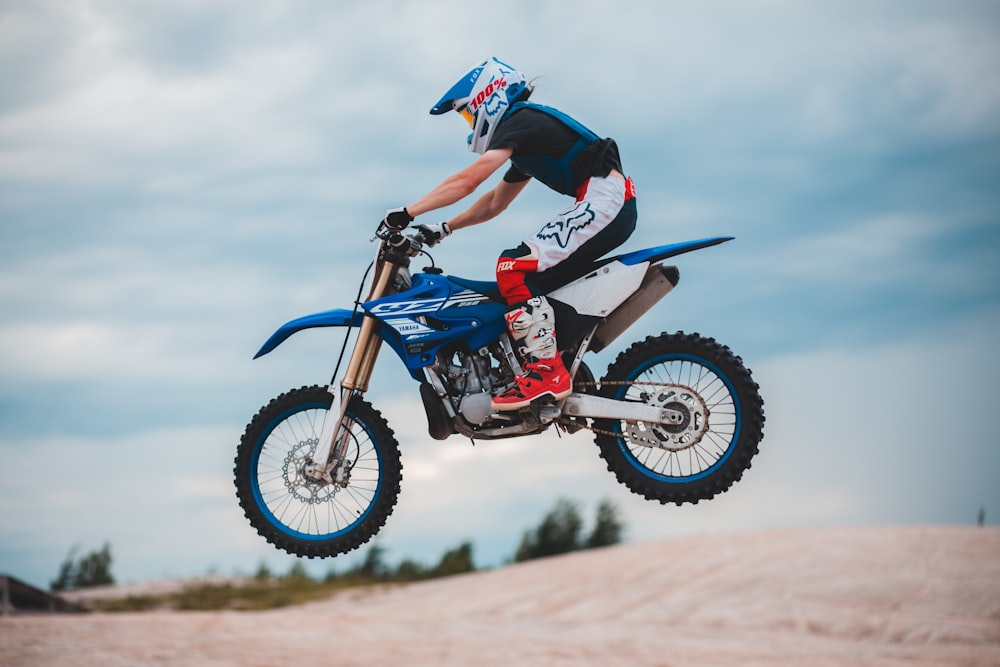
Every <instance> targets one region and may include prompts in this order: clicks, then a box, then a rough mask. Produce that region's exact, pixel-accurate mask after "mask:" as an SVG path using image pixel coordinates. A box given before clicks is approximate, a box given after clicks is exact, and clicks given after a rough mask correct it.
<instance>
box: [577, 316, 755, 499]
mask: <svg viewBox="0 0 1000 667" xmlns="http://www.w3.org/2000/svg"><path fill="white" fill-rule="evenodd" d="M601 395H602V396H605V397H608V398H613V399H615V400H618V401H628V402H639V403H645V404H646V405H655V406H657V407H659V408H660V409H661V410H663V411H664V413H665V414H666V415H668V416H669V419H668V420H667V421H665V422H663V423H658V424H652V423H649V424H647V423H643V422H634V421H626V420H611V419H603V420H597V421H596V423H595V427H596V428H597V431H598V433H597V437H596V441H597V446H598V448H599V449H600V452H601V457H602V458H604V460H605V461H606V462H607V464H608V470H610V471H611V472H613V473H615V476H616V477H617V478H618V480H619V481H620V482H621V483H622V484H624V485H625V486H627V487H628V488H629V489H630V490H631V491H632V492H633V493H637V494H639V495H642V496H643V497H645V498H647V499H649V500H658V501H660V502H661V503H668V502H672V503H676V504H678V505H680V504H683V503H697V502H698V501H699V500H707V499H709V498H712V497H713V496H715V495H716V494H718V493H722V492H724V491H726V490H727V489H728V488H729V487H730V486H732V485H733V484H734V483H735V482H736V481H738V480H739V479H740V477H742V475H743V471H744V470H746V469H748V468H749V467H750V462H751V459H752V458H753V457H754V455H755V454H757V446H758V443H759V442H760V440H761V438H762V437H763V428H764V403H763V401H762V400H761V397H760V394H759V393H758V386H757V383H755V382H754V381H753V378H752V377H751V375H750V371H749V370H747V369H746V368H745V367H744V366H743V362H742V360H741V359H740V358H739V357H737V356H735V355H734V354H733V353H732V352H731V351H730V350H729V348H728V347H726V346H724V345H720V344H719V343H717V342H716V341H714V340H712V339H711V338H703V337H701V336H699V335H698V334H685V333H683V332H678V333H676V334H660V335H659V336H655V337H653V336H650V337H648V338H646V340H644V341H641V342H638V343H634V344H633V345H632V346H631V347H629V348H628V349H627V350H625V351H624V352H622V353H621V354H620V355H619V356H618V358H617V359H616V360H615V362H614V363H613V364H612V365H611V366H610V367H609V368H608V373H607V375H606V376H605V377H604V378H603V379H602V380H601Z"/></svg>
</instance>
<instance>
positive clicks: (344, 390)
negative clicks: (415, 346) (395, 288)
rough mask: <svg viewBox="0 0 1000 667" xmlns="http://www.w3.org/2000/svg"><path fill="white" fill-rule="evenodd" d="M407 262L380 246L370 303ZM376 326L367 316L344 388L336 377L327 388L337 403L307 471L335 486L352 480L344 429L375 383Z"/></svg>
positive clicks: (325, 421) (348, 433)
mask: <svg viewBox="0 0 1000 667" xmlns="http://www.w3.org/2000/svg"><path fill="white" fill-rule="evenodd" d="M405 261H406V258H405V257H404V256H399V257H397V256H396V255H395V254H393V255H388V253H386V252H385V249H384V247H383V246H380V248H379V253H378V257H377V258H376V262H375V263H376V267H377V269H376V272H375V278H374V279H373V281H372V288H371V292H369V294H368V298H367V299H366V301H372V300H374V299H379V298H381V297H383V296H385V295H386V294H387V293H388V290H389V287H390V285H392V281H393V279H394V278H395V276H396V272H397V271H398V270H399V267H400V265H401V263H402V262H405ZM375 325H376V320H375V318H374V317H372V316H371V315H368V314H367V313H366V314H365V316H364V319H363V320H362V322H361V328H360V330H359V331H358V337H357V340H355V341H354V351H353V352H352V353H351V360H350V362H349V363H348V365H347V372H346V373H345V374H344V379H343V380H341V382H340V387H337V386H335V383H336V378H334V379H333V381H332V382H331V383H330V386H329V387H328V388H327V389H328V390H329V392H330V393H331V394H332V395H333V403H332V404H331V405H330V410H329V411H328V412H327V413H326V416H325V417H324V418H323V428H322V430H321V431H320V437H319V442H318V443H317V445H316V449H315V451H313V455H312V460H311V461H310V462H309V463H308V464H307V465H306V467H305V470H304V472H305V474H306V476H308V477H310V478H312V479H314V480H317V481H322V482H326V483H335V484H346V483H347V481H348V476H349V474H350V470H349V469H348V466H347V447H348V445H349V444H350V440H351V431H350V429H349V428H344V415H345V413H346V412H347V405H348V403H350V401H351V398H352V397H354V396H355V395H358V396H360V395H362V394H364V393H365V392H366V391H368V382H369V381H370V380H371V376H372V370H373V369H374V368H375V360H376V359H377V358H378V352H379V349H380V348H381V346H382V339H381V337H379V335H378V334H377V333H375Z"/></svg>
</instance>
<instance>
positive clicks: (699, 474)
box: [612, 353, 742, 484]
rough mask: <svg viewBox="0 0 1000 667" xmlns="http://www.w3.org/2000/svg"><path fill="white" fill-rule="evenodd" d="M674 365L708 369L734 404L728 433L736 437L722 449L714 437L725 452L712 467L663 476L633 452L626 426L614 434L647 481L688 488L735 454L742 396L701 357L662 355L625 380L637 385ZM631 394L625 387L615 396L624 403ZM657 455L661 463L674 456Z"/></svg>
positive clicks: (617, 426) (713, 438)
mask: <svg viewBox="0 0 1000 667" xmlns="http://www.w3.org/2000/svg"><path fill="white" fill-rule="evenodd" d="M670 362H679V363H680V364H682V365H683V364H684V363H688V364H691V366H692V368H693V367H701V368H703V369H706V370H708V371H710V372H711V374H712V375H713V376H714V379H715V380H717V381H718V382H719V383H720V384H721V385H722V386H724V387H725V389H726V392H727V395H726V397H725V398H728V404H731V415H730V417H731V420H732V424H731V429H730V428H727V429H726V430H731V431H732V434H731V436H728V439H726V441H725V443H724V446H722V444H721V443H720V440H721V438H720V437H719V435H718V434H717V433H716V434H714V435H712V436H711V437H710V440H711V441H712V442H714V444H715V449H720V448H721V452H718V453H717V455H713V456H712V458H713V459H714V462H713V463H711V464H710V465H706V466H705V467H703V468H702V469H699V470H697V471H694V470H692V472H690V473H688V474H676V475H675V474H664V473H662V472H657V470H654V469H652V468H651V467H650V466H648V465H646V464H645V463H643V462H642V461H641V460H640V458H639V456H637V454H636V452H635V451H633V449H632V447H630V446H629V440H628V436H627V435H625V434H624V433H623V432H622V424H621V422H620V421H616V422H615V423H614V425H613V429H612V430H613V432H614V433H615V436H616V439H617V442H618V447H619V449H620V450H621V453H622V455H623V456H624V457H625V459H626V460H627V461H628V462H629V463H630V464H631V465H632V466H633V467H634V468H635V469H636V470H637V471H639V472H640V473H642V474H643V475H645V476H647V477H650V478H652V479H654V480H656V481H657V482H663V483H667V484H684V483H689V482H694V481H697V480H700V479H703V478H705V477H708V476H709V475H711V474H713V473H714V472H715V471H717V470H718V469H719V468H720V467H721V466H722V465H724V464H725V462H726V460H727V459H728V458H729V456H730V454H732V452H733V449H734V448H735V444H736V442H737V440H738V439H739V435H740V431H741V427H742V406H741V405H740V401H739V396H738V395H737V393H736V387H735V386H734V385H733V383H732V381H731V380H730V379H729V378H728V377H727V376H726V374H725V373H723V372H722V371H721V370H720V369H719V367H718V366H716V365H715V364H713V363H711V362H709V361H707V360H705V359H704V358H702V357H699V356H697V355H692V354H681V353H667V354H662V355H659V356H657V357H654V358H652V359H650V360H649V361H648V362H647V363H645V364H643V365H642V366H641V367H637V368H635V369H633V371H632V372H631V373H629V375H628V377H627V378H625V382H633V381H635V380H636V379H637V378H639V377H640V376H641V375H643V374H644V373H647V372H649V371H650V370H651V369H654V368H656V367H657V366H660V365H662V364H667V363H670ZM692 388H694V387H692ZM628 390H629V385H628V384H624V385H622V386H621V387H620V388H619V390H618V391H617V392H615V398H616V399H618V400H622V398H623V397H624V396H625V395H626V394H627V392H628ZM699 393H700V392H699ZM716 409H718V408H716ZM713 413H714V411H713ZM726 426H727V427H728V426H730V425H729V424H728V423H727V424H726ZM709 432H710V433H711V432H712V429H711V428H710V429H709ZM708 436H709V434H708V433H706V437H708ZM703 440H704V438H703ZM649 450H650V448H646V447H638V446H637V448H636V451H640V452H641V453H643V454H647V455H649V454H650V451H649ZM653 452H655V453H658V454H659V457H660V458H661V459H666V458H669V457H670V456H673V454H672V453H660V452H662V450H653ZM701 453H702V454H704V451H702V452H701Z"/></svg>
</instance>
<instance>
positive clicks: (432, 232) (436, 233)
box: [413, 222, 451, 248]
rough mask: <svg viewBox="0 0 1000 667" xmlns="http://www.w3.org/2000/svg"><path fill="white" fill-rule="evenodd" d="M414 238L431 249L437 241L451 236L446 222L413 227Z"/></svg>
mask: <svg viewBox="0 0 1000 667" xmlns="http://www.w3.org/2000/svg"><path fill="white" fill-rule="evenodd" d="M413 228H414V229H416V230H417V233H416V236H417V238H418V239H419V240H420V242H421V243H423V244H424V245H425V246H427V247H428V248H433V247H434V246H436V245H437V244H438V241H440V240H442V239H444V238H446V237H448V236H451V227H449V226H448V223H447V222H433V223H431V224H429V225H414V227H413Z"/></svg>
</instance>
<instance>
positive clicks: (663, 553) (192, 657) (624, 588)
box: [0, 527, 1000, 667]
mask: <svg viewBox="0 0 1000 667" xmlns="http://www.w3.org/2000/svg"><path fill="white" fill-rule="evenodd" d="M0 665H4V666H5V667H22V666H28V665H31V666H36V665H44V666H50V665H51V666H60V667H63V666H65V667H98V666H99V667H116V666H119V665H121V666H123V667H124V666H127V667H140V666H144V665H171V666H176V665H194V666H198V667H202V666H204V667H223V666H225V667H229V666H236V665H239V666H240V667H257V666H259V667H272V666H286V665H297V666H302V667H309V666H312V665H336V666H340V665H343V666H353V665H358V666H360V665H364V666H366V667H379V666H383V665H386V666H388V665H393V666H396V665H406V666H413V667H423V666H428V667H429V666H431V665H434V666H439V665H461V666H480V665H483V666H488V665H505V666H507V665H517V666H524V667H534V666H543V665H544V666H549V665H555V666H558V665H574V666H579V665H602V666H603V665H623V666H624V665H628V666H629V667H636V666H643V665H650V666H652V665H657V666H662V667H686V666H691V667H694V666H697V667H711V666H714V665H734V666H735V665H739V666H740V667H753V666H757V665H762V666H763V665H768V666H772V665H795V666H827V665H830V666H833V665H836V666H841V665H842V666H844V667H847V666H851V667H856V666H858V665H877V666H880V667H881V666H885V667H889V666H900V667H902V666H904V665H905V666H906V667H914V666H917V665H927V666H931V665H933V666H934V667H942V666H950V667H959V666H964V665H976V666H984V667H997V666H1000V529H995V528H978V529H977V528H937V527H934V528H920V527H914V528H864V529H822V530H806V531H789V532H770V533H755V534H746V535H727V536H706V537H696V538H686V539H680V540H671V541H665V542H657V543H650V544H638V545H623V546H619V547H613V548H608V549H601V550H595V551H587V552H582V553H577V554H573V555H569V556H565V557H559V558H552V559H546V560H541V561H534V562H530V563H524V564H520V565H515V566H510V567H506V568H503V569H499V570H495V571H492V572H480V573H475V574H471V575H465V576H459V577H452V578H449V579H443V580H437V581H431V582H425V583H420V584H413V585H408V586H402V587H395V588H388V589H386V588H381V589H365V590H351V591H345V592H343V593H340V594H338V595H336V596H334V597H331V598H329V599H328V600H324V601H321V602H316V603H312V604H309V605H305V606H301V607H296V608H291V609H283V610H276V611H267V612H211V613H201V612H187V613H184V612H149V613H135V614H89V615H65V616H60V615H57V616H45V615H39V616H15V617H8V618H0Z"/></svg>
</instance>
